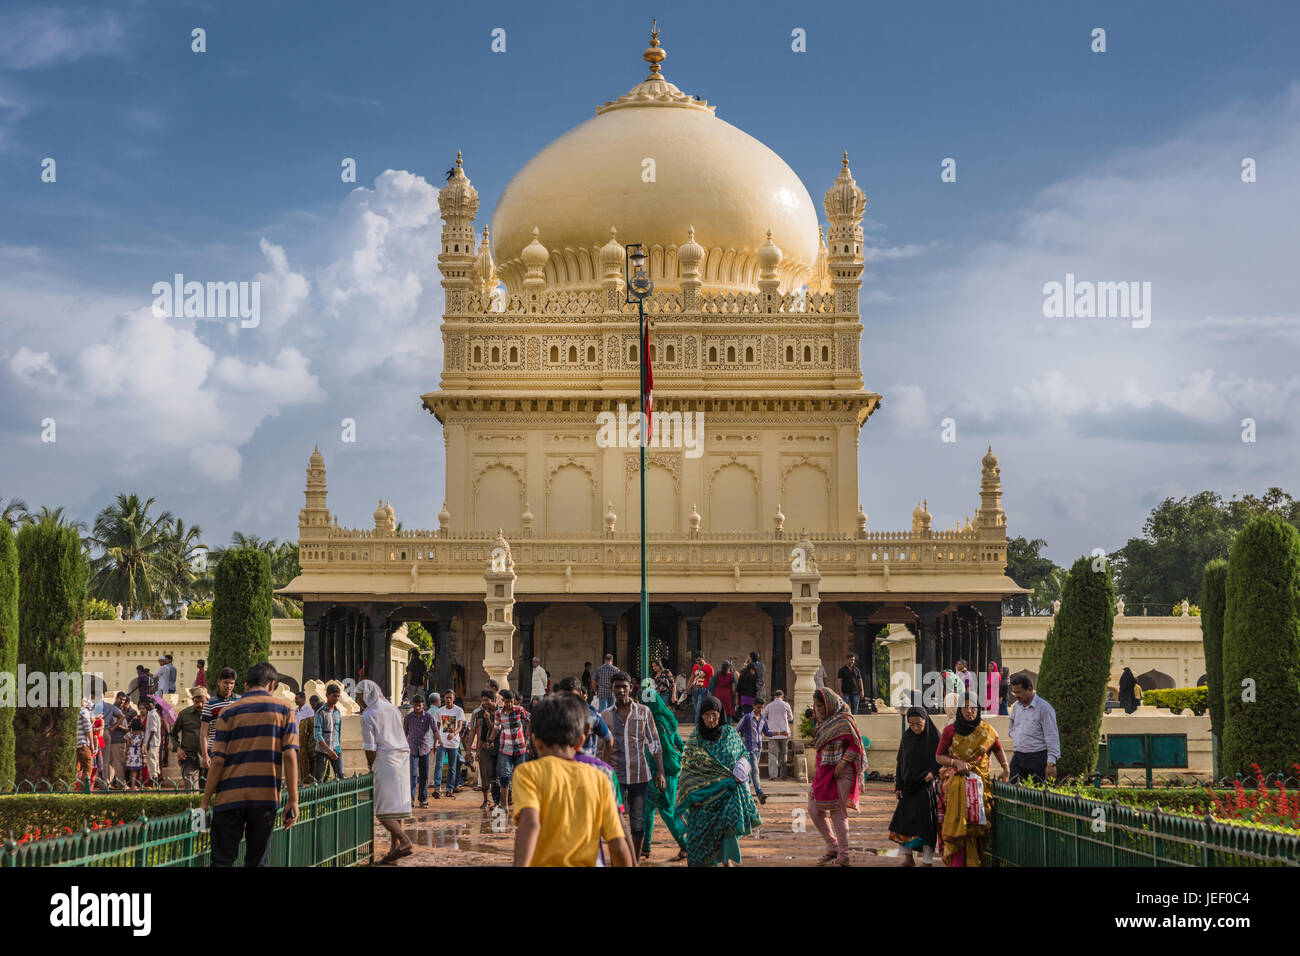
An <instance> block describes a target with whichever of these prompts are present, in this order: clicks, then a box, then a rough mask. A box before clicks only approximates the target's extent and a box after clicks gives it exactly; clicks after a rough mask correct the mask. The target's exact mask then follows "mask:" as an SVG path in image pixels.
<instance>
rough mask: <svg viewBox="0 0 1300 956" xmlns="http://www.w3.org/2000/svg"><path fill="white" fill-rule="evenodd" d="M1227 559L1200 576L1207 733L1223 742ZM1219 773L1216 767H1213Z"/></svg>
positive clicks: (1209, 565) (1212, 562) (1206, 569)
mask: <svg viewBox="0 0 1300 956" xmlns="http://www.w3.org/2000/svg"><path fill="white" fill-rule="evenodd" d="M1227 583H1228V562H1227V561H1224V560H1223V559H1222V558H1219V559H1217V560H1215V561H1211V562H1210V563H1209V564H1207V565H1206V566H1205V573H1204V574H1203V575H1202V576H1201V643H1202V645H1204V647H1205V695H1206V697H1207V698H1208V701H1209V710H1210V733H1211V734H1212V735H1213V736H1214V738H1215V739H1216V740H1217V741H1218V742H1219V745H1220V747H1222V745H1223V611H1224V589H1225V588H1226V587H1227ZM1215 775H1216V776H1217V775H1218V768H1217V767H1216V768H1215Z"/></svg>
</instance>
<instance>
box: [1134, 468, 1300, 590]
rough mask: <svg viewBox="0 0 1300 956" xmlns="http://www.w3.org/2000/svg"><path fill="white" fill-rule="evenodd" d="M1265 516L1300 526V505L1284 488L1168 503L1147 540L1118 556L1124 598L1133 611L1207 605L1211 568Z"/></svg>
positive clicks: (1156, 512) (1154, 516)
mask: <svg viewBox="0 0 1300 956" xmlns="http://www.w3.org/2000/svg"><path fill="white" fill-rule="evenodd" d="M1261 514H1275V515H1278V516H1280V517H1281V518H1283V519H1284V520H1285V521H1287V522H1289V523H1290V524H1292V525H1294V526H1297V527H1300V501H1296V500H1295V499H1293V498H1292V497H1291V496H1290V495H1289V494H1287V493H1286V492H1284V491H1282V489H1280V488H1270V489H1269V490H1268V491H1267V492H1266V493H1265V494H1264V495H1263V496H1262V497H1256V496H1254V495H1246V496H1244V497H1242V498H1236V497H1234V498H1232V499H1230V500H1227V501H1225V500H1224V499H1223V498H1221V497H1220V496H1219V495H1217V494H1215V493H1214V492H1212V491H1202V492H1201V493H1200V494H1196V495H1193V496H1191V497H1190V498H1166V499H1165V500H1164V501H1162V502H1161V503H1160V504H1159V505H1157V506H1156V507H1155V508H1154V509H1152V511H1151V514H1150V515H1149V516H1148V517H1147V520H1146V523H1145V524H1144V525H1143V527H1142V535H1143V536H1142V537H1140V538H1132V539H1130V540H1129V542H1128V543H1127V544H1126V545H1124V547H1123V548H1121V549H1120V550H1119V551H1117V552H1115V553H1114V554H1113V555H1112V558H1113V560H1114V562H1115V565H1116V567H1117V569H1118V571H1117V574H1116V581H1115V583H1116V588H1117V590H1118V591H1119V594H1120V596H1121V597H1122V598H1123V599H1124V602H1125V603H1126V604H1127V605H1128V606H1129V607H1130V608H1133V609H1136V608H1137V607H1139V606H1140V605H1147V606H1162V607H1172V606H1173V605H1175V604H1178V603H1179V602H1180V601H1182V599H1183V598H1184V597H1185V598H1187V599H1188V600H1189V601H1191V602H1192V603H1193V604H1201V603H1202V601H1201V578H1202V573H1203V571H1204V568H1205V565H1206V563H1207V562H1209V561H1213V560H1214V559H1215V558H1227V557H1228V551H1229V549H1230V548H1231V547H1232V541H1233V538H1234V537H1235V536H1236V535H1237V533H1238V532H1240V531H1241V529H1242V528H1244V527H1245V526H1246V524H1247V523H1248V522H1249V521H1250V520H1251V519H1252V518H1254V517H1256V516H1257V515H1261ZM1156 613H1164V612H1163V610H1161V611H1158V612H1156Z"/></svg>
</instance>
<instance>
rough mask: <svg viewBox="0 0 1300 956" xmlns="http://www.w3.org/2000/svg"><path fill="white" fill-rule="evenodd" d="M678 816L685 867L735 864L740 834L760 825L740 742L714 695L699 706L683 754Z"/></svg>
mask: <svg viewBox="0 0 1300 956" xmlns="http://www.w3.org/2000/svg"><path fill="white" fill-rule="evenodd" d="M677 815H678V816H679V817H680V818H681V819H682V820H683V821H684V822H685V824H686V865H687V866H716V865H717V864H718V863H724V864H725V865H727V866H733V865H738V864H739V863H740V840H739V838H740V837H742V836H745V835H746V834H749V833H752V832H753V831H754V829H755V828H756V827H758V826H759V825H760V824H761V823H762V820H761V819H760V818H759V815H758V808H757V807H756V806H755V805H754V798H753V797H752V796H751V795H750V792H749V754H748V753H746V751H745V743H744V741H742V740H741V739H740V735H739V734H738V733H736V729H735V728H734V727H732V726H731V725H730V724H729V723H727V722H726V721H725V720H724V719H723V711H722V701H720V700H718V698H716V697H709V698H706V699H705V700H704V702H703V703H702V704H701V705H700V720H699V723H697V724H696V725H695V736H694V737H692V738H691V742H690V743H689V744H687V745H686V753H685V755H684V756H683V757H682V771H681V775H680V777H679V778H678V782H677Z"/></svg>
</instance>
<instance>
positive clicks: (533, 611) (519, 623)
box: [515, 604, 539, 708]
mask: <svg viewBox="0 0 1300 956" xmlns="http://www.w3.org/2000/svg"><path fill="white" fill-rule="evenodd" d="M538 613H539V611H538V608H536V607H533V606H531V605H528V604H517V605H515V626H516V627H517V628H519V669H518V670H517V671H516V672H515V673H517V674H518V675H519V687H518V690H519V698H520V701H521V702H522V703H523V705H524V707H525V708H526V707H528V706H529V705H530V704H531V703H532V701H530V700H529V697H530V695H531V694H532V692H533V655H534V654H536V653H537V651H536V650H535V649H534V648H533V624H534V623H535V622H536V620H537V615H538Z"/></svg>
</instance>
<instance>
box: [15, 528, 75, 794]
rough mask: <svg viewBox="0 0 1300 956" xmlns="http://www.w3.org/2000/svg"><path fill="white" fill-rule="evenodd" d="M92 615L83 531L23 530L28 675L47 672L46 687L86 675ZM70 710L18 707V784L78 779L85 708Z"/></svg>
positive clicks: (22, 623)
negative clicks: (80, 717) (87, 619)
mask: <svg viewBox="0 0 1300 956" xmlns="http://www.w3.org/2000/svg"><path fill="white" fill-rule="evenodd" d="M85 608H86V561H85V558H84V556H83V555H82V551H81V539H80V538H79V537H78V536H77V529H76V528H73V527H69V526H67V525H60V524H58V523H56V522H54V521H40V522H37V523H35V524H28V525H24V526H23V529H22V530H21V531H19V532H18V660H19V662H20V663H22V664H26V665H27V672H28V674H32V673H35V672H38V671H39V672H43V673H44V674H45V675H46V680H47V684H50V683H54V681H53V680H52V679H51V678H52V675H56V674H77V675H80V674H81V666H82V656H83V655H82V651H83V649H84V647H85V643H86V635H85V629H84V616H85ZM79 682H80V680H79V679H78V683H79ZM50 690H51V691H53V690H54V688H50ZM60 690H62V688H60ZM50 703H53V701H52V700H51V701H50ZM64 703H67V704H68V705H69V706H66V707H51V706H45V707H19V708H18V709H17V710H16V712H15V713H14V738H15V747H14V750H15V754H14V757H15V760H14V763H15V768H14V772H15V774H16V775H17V777H18V778H19V779H26V780H60V779H67V780H70V779H72V778H73V777H74V776H75V775H76V772H77V712H78V711H79V710H80V709H81V701H80V700H79V699H78V700H73V701H64Z"/></svg>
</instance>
